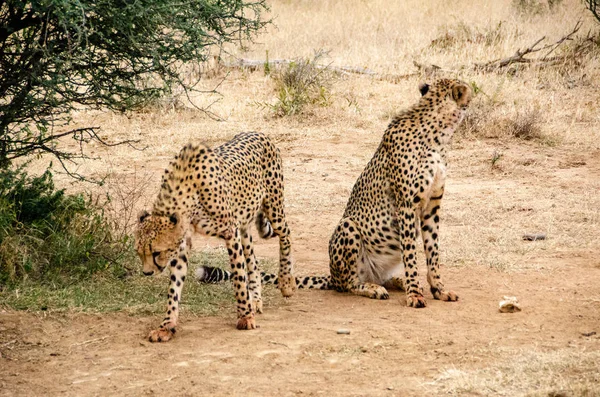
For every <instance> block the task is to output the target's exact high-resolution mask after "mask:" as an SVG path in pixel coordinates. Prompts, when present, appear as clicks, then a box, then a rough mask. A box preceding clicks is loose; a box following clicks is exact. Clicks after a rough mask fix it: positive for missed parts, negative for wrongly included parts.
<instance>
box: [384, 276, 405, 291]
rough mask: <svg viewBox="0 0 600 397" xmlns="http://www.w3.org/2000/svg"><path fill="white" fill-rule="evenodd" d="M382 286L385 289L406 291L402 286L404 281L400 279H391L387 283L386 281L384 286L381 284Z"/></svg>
mask: <svg viewBox="0 0 600 397" xmlns="http://www.w3.org/2000/svg"><path fill="white" fill-rule="evenodd" d="M383 286H384V287H385V288H387V289H394V290H397V291H406V287H405V286H404V279H403V278H402V277H392V278H390V279H389V280H388V281H386V282H385V284H383Z"/></svg>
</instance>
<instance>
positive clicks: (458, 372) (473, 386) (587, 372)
mask: <svg viewBox="0 0 600 397" xmlns="http://www.w3.org/2000/svg"><path fill="white" fill-rule="evenodd" d="M502 356H503V358H502V359H499V360H497V361H495V362H494V363H492V364H491V365H487V366H485V367H483V368H480V369H472V370H462V369H458V368H447V369H445V370H444V371H442V372H441V373H440V375H439V376H438V378H437V379H436V380H435V381H434V382H431V383H430V384H428V386H430V387H432V388H433V389H435V390H436V391H437V392H438V393H443V394H446V395H453V396H456V395H487V396H489V395H495V396H556V397H558V396H581V397H587V396H589V397H592V396H597V395H599V394H600V373H599V372H598V362H599V361H600V353H599V352H597V351H585V349H579V348H566V349H561V350H557V351H540V350H537V349H532V350H525V351H505V352H502ZM574 380H575V381H574Z"/></svg>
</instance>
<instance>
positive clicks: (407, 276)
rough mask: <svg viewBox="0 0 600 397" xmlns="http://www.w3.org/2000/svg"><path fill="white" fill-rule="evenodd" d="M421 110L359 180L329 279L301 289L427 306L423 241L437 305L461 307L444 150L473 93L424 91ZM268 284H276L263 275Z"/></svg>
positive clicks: (391, 136) (209, 276)
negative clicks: (392, 292) (445, 279)
mask: <svg viewBox="0 0 600 397" xmlns="http://www.w3.org/2000/svg"><path fill="white" fill-rule="evenodd" d="M419 90H420V92H421V98H420V99H419V101H418V103H417V104H416V105H414V106H412V107H410V108H408V109H406V110H404V111H402V112H401V113H399V114H398V115H397V116H396V117H395V118H394V119H393V120H392V121H391V123H390V124H389V126H388V127H387V129H386V131H385V133H384V135H383V138H382V140H381V143H380V144H379V147H378V148H377V150H376V152H375V154H374V156H373V158H372V159H371V160H370V162H369V163H368V164H367V166H366V167H365V169H364V170H363V172H362V174H361V175H360V176H359V178H358V180H357V181H356V183H355V185H354V188H353V189H352V193H351V195H350V198H349V200H348V204H347V206H346V210H345V212H344V215H343V217H342V220H341V221H340V223H339V224H338V226H337V227H336V228H335V230H334V232H333V235H332V236H331V239H330V241H329V258H330V262H329V266H330V276H326V277H315V276H312V277H304V278H298V279H297V280H296V283H297V285H298V288H315V289H334V290H336V291H339V292H351V293H353V294H357V295H361V296H367V297H370V298H374V299H388V298H389V294H388V291H387V290H386V287H388V288H396V289H400V290H404V291H405V292H406V301H407V306H409V307H414V308H421V307H425V306H426V305H427V302H426V301H425V298H424V297H423V289H422V288H421V287H420V285H419V281H418V279H417V277H418V269H417V251H416V249H417V248H416V247H417V237H418V235H419V229H420V234H421V237H422V240H423V245H424V250H425V256H426V263H427V281H428V282H429V286H430V290H431V293H432V295H433V297H434V298H435V299H439V300H442V301H456V300H458V295H457V294H456V293H455V292H453V291H451V290H446V289H445V288H444V284H443V283H442V280H441V276H440V270H439V245H438V240H439V222H440V204H441V200H442V196H443V195H444V184H445V180H446V151H447V148H448V146H449V144H450V142H451V140H452V135H453V133H454V131H455V130H456V128H457V127H458V126H459V124H460V123H461V121H462V119H463V117H464V115H465V111H466V108H467V106H468V105H469V103H470V101H471V98H472V96H473V92H472V90H471V88H470V86H469V85H468V84H467V83H465V82H462V81H460V80H454V79H440V80H438V81H436V82H434V83H432V84H421V85H420V86H419ZM197 277H198V278H199V279H200V280H201V281H205V282H218V281H222V280H227V279H229V278H230V277H231V275H230V274H229V273H228V272H224V271H221V270H219V269H214V268H210V267H204V268H200V269H198V273H197ZM261 278H262V281H263V283H273V282H275V283H277V282H278V280H277V278H276V277H275V275H270V274H264V273H263V274H262V275H261Z"/></svg>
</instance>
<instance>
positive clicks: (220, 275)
mask: <svg viewBox="0 0 600 397" xmlns="http://www.w3.org/2000/svg"><path fill="white" fill-rule="evenodd" d="M196 278H197V279H198V281H202V282H203V283H221V282H225V281H228V280H231V272H228V271H227V270H223V269H219V268H218V267H212V266H200V267H199V268H198V269H196Z"/></svg>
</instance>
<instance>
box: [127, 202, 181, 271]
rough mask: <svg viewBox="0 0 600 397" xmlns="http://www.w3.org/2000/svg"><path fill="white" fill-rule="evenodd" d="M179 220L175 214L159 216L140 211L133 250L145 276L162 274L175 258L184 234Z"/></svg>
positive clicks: (178, 216)
mask: <svg viewBox="0 0 600 397" xmlns="http://www.w3.org/2000/svg"><path fill="white" fill-rule="evenodd" d="M180 218H181V217H180V215H179V214H177V213H174V214H172V215H170V216H159V215H151V214H150V213H148V211H142V212H140V214H139V215H138V221H139V222H138V227H137V230H136V233H135V248H136V251H137V254H138V256H139V257H140V259H141V261H142V272H143V273H144V274H145V275H146V276H151V275H153V274H154V273H160V272H162V271H163V270H164V269H165V267H167V264H168V263H169V261H170V260H172V259H173V258H175V257H176V256H177V254H178V252H179V250H178V248H179V246H180V245H181V244H182V242H183V240H184V234H185V231H184V229H183V222H182V221H181V219H180Z"/></svg>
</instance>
